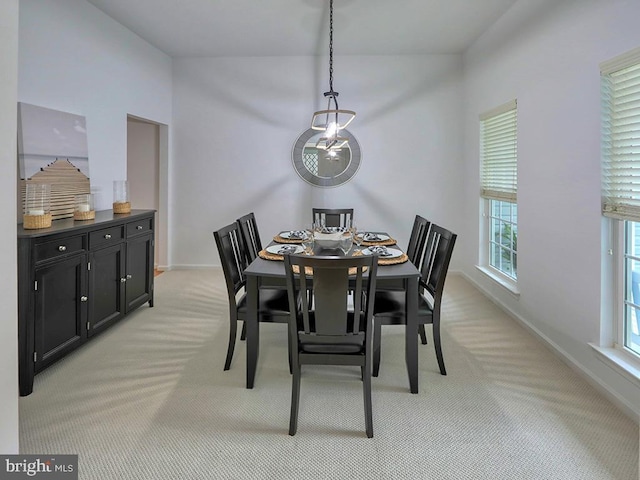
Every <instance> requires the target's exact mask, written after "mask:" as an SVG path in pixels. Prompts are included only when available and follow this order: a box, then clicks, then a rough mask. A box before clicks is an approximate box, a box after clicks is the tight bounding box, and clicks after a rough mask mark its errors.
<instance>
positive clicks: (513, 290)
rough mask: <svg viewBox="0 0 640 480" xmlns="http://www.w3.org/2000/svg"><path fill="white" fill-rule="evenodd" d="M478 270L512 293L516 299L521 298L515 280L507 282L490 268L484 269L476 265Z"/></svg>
mask: <svg viewBox="0 0 640 480" xmlns="http://www.w3.org/2000/svg"><path fill="white" fill-rule="evenodd" d="M476 268H477V269H478V270H479V271H481V272H482V273H484V274H485V275H486V276H487V277H489V278H490V279H491V280H493V281H494V282H496V283H497V284H498V285H500V286H501V287H503V288H505V289H506V290H507V291H508V292H509V293H511V294H512V295H513V296H514V297H516V298H520V290H518V285H517V284H516V283H515V282H514V281H513V280H507V278H506V277H505V276H503V275H500V274H498V273H497V272H495V271H493V270H492V269H490V268H488V267H482V266H480V265H476Z"/></svg>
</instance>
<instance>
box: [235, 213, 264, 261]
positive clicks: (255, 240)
mask: <svg viewBox="0 0 640 480" xmlns="http://www.w3.org/2000/svg"><path fill="white" fill-rule="evenodd" d="M236 222H238V225H239V226H240V232H241V233H242V240H243V241H244V247H245V252H246V254H247V260H248V263H251V262H253V261H254V260H255V258H256V257H257V256H258V252H260V250H262V242H261V241H260V232H259V231H258V224H257V223H256V216H255V215H254V214H253V212H251V213H247V214H246V215H243V216H242V217H240V218H239V219H238V220H236Z"/></svg>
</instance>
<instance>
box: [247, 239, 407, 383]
mask: <svg viewBox="0 0 640 480" xmlns="http://www.w3.org/2000/svg"><path fill="white" fill-rule="evenodd" d="M279 235H280V234H278V235H276V236H274V239H275V238H280V237H279ZM277 244H278V242H276V241H275V240H274V241H272V242H271V243H270V244H269V245H268V246H267V247H265V248H269V246H272V245H277ZM390 248H398V249H399V247H397V246H396V245H393V246H392V247H390ZM355 251H357V249H356V248H355V245H354V248H352V249H351V250H350V251H349V252H348V253H347V255H351V254H353V253H354V252H355ZM314 254H315V255H345V254H344V253H343V252H342V251H339V250H323V249H322V248H319V247H318V246H316V247H315V248H314ZM244 273H245V277H246V299H247V314H246V318H245V323H246V351H247V384H246V387H247V388H249V389H250V388H253V386H254V383H255V377H256V368H257V365H258V354H259V346H260V325H259V321H258V295H259V291H260V289H261V288H269V287H280V288H283V287H286V277H285V270H284V262H283V261H278V260H269V259H265V258H261V257H260V256H258V257H256V258H255V259H254V260H253V261H252V262H251V263H250V264H249V266H248V267H247V268H246V269H245V271H244ZM419 278H420V272H419V271H418V269H417V268H416V267H415V265H414V264H413V263H412V262H411V261H408V260H407V261H405V262H403V263H396V264H393V265H381V264H379V266H378V273H377V280H376V288H377V290H385V289H388V290H403V291H404V292H405V295H406V297H405V298H406V302H405V305H406V312H405V318H406V328H405V360H406V365H407V374H408V377H409V390H410V392H411V393H418V322H417V312H418V281H419Z"/></svg>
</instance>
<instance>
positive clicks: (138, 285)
mask: <svg viewBox="0 0 640 480" xmlns="http://www.w3.org/2000/svg"><path fill="white" fill-rule="evenodd" d="M126 271H127V276H126V278H127V281H126V303H127V307H126V311H127V312H129V311H131V310H133V309H134V308H136V307H139V306H140V305H142V304H143V303H145V302H149V306H153V235H141V236H137V237H133V238H130V239H129V240H127V268H126Z"/></svg>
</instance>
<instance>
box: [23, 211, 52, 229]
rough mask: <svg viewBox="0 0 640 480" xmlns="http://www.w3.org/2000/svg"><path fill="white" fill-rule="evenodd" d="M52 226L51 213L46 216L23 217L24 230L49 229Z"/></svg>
mask: <svg viewBox="0 0 640 480" xmlns="http://www.w3.org/2000/svg"><path fill="white" fill-rule="evenodd" d="M50 226H51V212H49V213H45V214H44V215H27V214H25V215H24V216H23V217H22V228H24V229H25V230H33V229H36V228H49V227H50Z"/></svg>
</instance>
